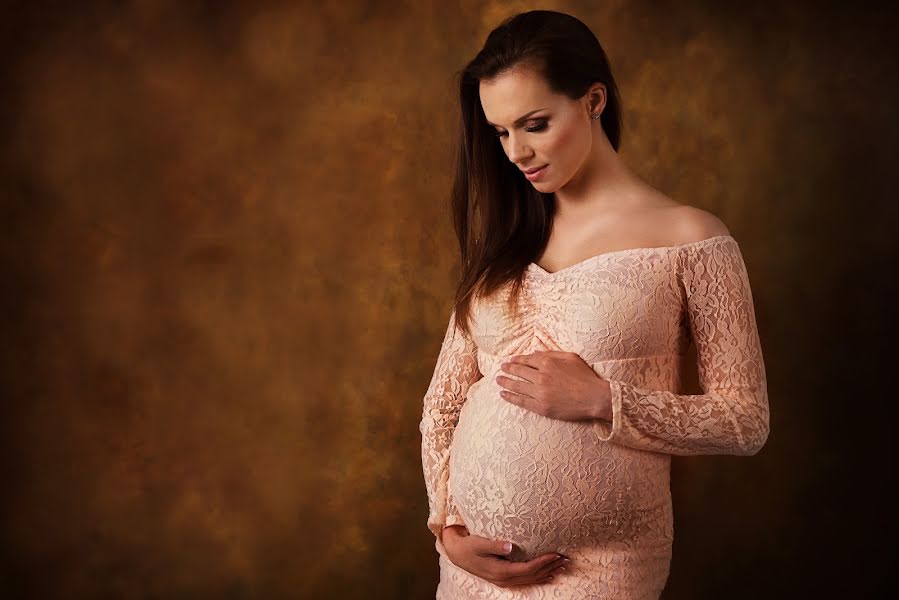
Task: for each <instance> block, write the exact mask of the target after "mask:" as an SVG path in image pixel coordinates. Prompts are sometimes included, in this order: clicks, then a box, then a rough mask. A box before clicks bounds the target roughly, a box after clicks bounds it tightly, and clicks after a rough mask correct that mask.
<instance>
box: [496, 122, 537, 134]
mask: <svg viewBox="0 0 899 600" xmlns="http://www.w3.org/2000/svg"><path fill="white" fill-rule="evenodd" d="M544 129H546V121H543V122H541V123H540V124H539V125H537V126H535V127H525V129H524V130H525V131H527V132H528V133H533V132H535V131H543V130H544ZM493 134H494V135H495V136H496V137H503V136H504V135H506V132H505V131H494V132H493Z"/></svg>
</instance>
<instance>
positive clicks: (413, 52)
mask: <svg viewBox="0 0 899 600" xmlns="http://www.w3.org/2000/svg"><path fill="white" fill-rule="evenodd" d="M8 4H10V3H8ZM536 7H538V6H536V5H534V4H532V3H529V2H474V1H470V0H462V1H460V2H451V3H443V2H398V1H397V2H392V1H384V2H363V1H347V2H331V3H319V2H276V1H272V0H265V1H250V0H247V1H242V2H236V1H232V2H211V1H207V2H200V1H175V0H171V1H162V0H131V1H121V2H92V3H89V4H88V5H84V4H83V3H71V2H50V1H47V0H41V1H32V2H27V3H26V2H19V3H11V4H10V5H9V8H8V9H7V10H6V11H4V18H3V21H2V25H0V27H2V41H0V43H2V45H3V52H2V64H3V67H2V86H3V87H2V89H3V93H2V96H0V98H2V100H0V102H2V104H3V109H4V110H3V111H2V122H0V125H2V132H3V146H2V163H0V168H2V182H0V185H2V219H0V222H2V226H3V232H2V236H0V261H2V263H0V264H2V268H3V278H2V282H3V291H4V293H3V294H2V309H3V310H2V318H3V322H2V339H3V342H4V344H3V354H2V371H0V372H2V388H0V393H2V398H3V403H2V406H3V414H2V417H0V423H2V425H0V434H2V438H0V439H2V442H0V444H2V446H0V450H2V453H0V455H2V459H0V461H2V466H3V474H4V475H3V480H2V481H3V483H2V485H3V488H2V505H0V506H2V521H0V522H2V538H0V539H2V545H0V552H2V554H0V559H2V560H0V595H2V596H3V597H4V598H7V597H9V598H17V597H23V598H24V597H34V598H107V597H118V598H205V597H215V598H251V597H252V598H267V599H268V598H427V597H433V589H434V587H435V585H436V577H437V555H436V552H435V551H434V550H433V538H432V537H431V534H430V533H429V532H428V531H427V529H426V527H425V519H426V514H427V506H426V496H425V490H424V483H423V479H422V474H421V464H420V458H419V455H418V450H419V443H420V437H419V433H418V430H417V425H418V419H419V418H420V411H421V397H422V395H423V393H424V391H425V388H426V386H427V382H428V379H429V377H430V375H431V371H432V368H433V366H434V361H435V359H436V352H437V348H438V346H439V341H440V336H441V335H442V332H443V327H444V326H445V322H446V318H447V316H448V310H449V301H450V297H451V285H452V282H453V277H454V274H455V269H456V260H455V256H454V243H453V241H452V236H451V229H450V225H449V220H448V214H447V211H446V205H445V200H446V194H447V191H448V188H449V182H450V180H449V175H450V173H449V168H448V164H449V161H450V159H451V148H450V143H451V141H452V134H453V127H454V125H455V116H456V113H455V110H456V106H455V99H454V95H453V94H454V90H453V88H452V81H451V80H452V75H453V74H454V72H455V71H456V70H457V69H459V68H461V66H462V65H463V64H464V62H465V61H466V60H467V59H468V58H469V57H471V56H473V54H474V53H475V52H476V51H477V49H478V48H479V47H480V44H481V43H482V42H483V39H484V37H485V36H486V34H487V32H488V31H489V30H490V29H491V28H492V27H494V26H495V25H496V24H498V23H499V21H500V20H501V19H502V18H504V17H506V16H508V15H511V14H513V13H515V12H519V11H520V10H525V9H530V8H536ZM539 7H540V8H556V9H559V10H563V11H566V12H571V13H573V14H575V15H576V16H578V17H580V18H581V19H582V20H584V21H585V22H586V23H588V24H589V25H590V26H591V27H592V28H593V29H594V31H595V32H596V33H597V34H598V35H599V37H600V40H601V41H602V42H603V44H604V45H605V47H606V49H607V52H608V53H609V56H610V59H611V60H612V64H613V69H614V72H615V74H616V76H617V78H618V81H619V85H620V87H621V92H622V96H623V103H624V111H625V113H624V118H625V134H624V145H623V149H622V152H623V155H624V156H625V158H626V160H627V161H628V162H629V164H631V165H632V166H633V167H634V168H635V169H636V170H637V171H638V172H640V173H641V174H642V175H643V176H644V177H645V178H646V179H647V180H649V181H650V182H652V183H653V184H654V185H656V186H657V187H658V188H660V189H662V190H663V191H665V192H666V193H668V194H669V195H671V196H672V197H674V198H676V199H679V200H680V201H682V202H687V203H690V204H694V205H696V206H700V207H703V208H706V209H708V210H711V211H713V212H715V213H716V214H718V215H719V216H720V217H721V218H722V219H724V221H725V222H726V223H728V225H729V226H730V228H731V230H732V232H733V233H734V235H735V236H736V237H737V238H738V240H740V242H741V247H742V248H743V250H744V256H745V258H746V261H747V264H748V266H749V270H750V276H751V278H752V282H753V290H754V294H755V299H756V310H757V313H758V317H759V324H760V329H761V335H762V341H763V345H764V349H765V354H766V363H767V365H768V373H769V386H770V388H769V390H770V396H771V403H772V428H773V430H772V435H771V437H770V439H769V442H768V445H767V446H766V448H765V449H764V450H763V451H762V452H761V453H760V454H759V455H758V456H756V457H753V458H751V459H746V458H737V457H703V458H677V459H675V464H674V482H673V487H674V497H675V515H676V525H675V530H676V542H675V548H674V560H673V564H672V574H671V578H670V580H669V584H668V589H667V590H666V593H665V598H670V599H675V598H760V597H765V598H775V597H776V598H793V597H812V596H815V595H817V594H819V593H822V592H824V591H825V590H828V591H836V592H837V593H840V592H847V591H848V590H850V589H852V590H854V592H855V593H854V594H853V595H856V596H857V595H859V593H860V592H864V591H873V590H874V589H875V588H877V587H878V586H879V585H880V583H881V581H882V578H881V576H880V575H879V573H880V572H881V571H880V569H879V568H880V567H881V566H883V565H884V564H885V556H886V553H885V552H884V553H883V554H881V551H884V550H885V549H886V545H885V543H884V542H885V541H886V540H884V542H881V541H879V540H880V538H881V536H882V535H883V531H885V530H886V526H887V525H888V524H887V523H885V522H884V521H885V520H886V519H891V517H883V516H882V514H883V513H884V512H886V511H887V510H888V506H889V501H888V496H887V494H886V491H887V486H888V482H887V477H885V476H884V475H883V470H884V469H886V463H885V460H886V459H881V458H880V457H881V456H888V454H887V451H888V447H887V440H889V439H890V436H889V431H888V430H887V427H888V426H889V423H890V421H889V420H888V418H887V416H886V415H887V410H888V408H889V405H891V404H892V403H893V397H894V396H895V393H894V391H893V390H892V388H891V387H887V388H886V389H884V387H883V386H876V385H877V384H880V382H881V381H882V380H883V379H884V376H883V370H882V369H883V366H884V364H882V362H881V361H879V357H887V356H889V350H890V347H889V346H888V345H887V339H888V338H889V337H891V334H892V332H893V331H894V330H895V328H894V327H892V326H893V324H894V323H895V309H894V308H893V306H892V300H891V299H890V297H889V296H888V295H887V294H886V293H885V292H886V285H887V279H886V278H884V277H883V273H884V272H885V269H886V268H888V267H889V266H892V264H893V259H894V257H895V256H896V236H895V222H894V221H892V222H891V220H892V219H893V217H894V216H895V212H896V211H895V208H894V206H895V192H894V189H895V186H894V183H895V174H896V165H897V158H899V152H897V148H899V144H897V140H899V135H897V129H899V121H897V117H896V114H895V107H896V106H897V105H899V102H897V100H899V98H897V84H896V76H895V75H896V66H897V64H896V63H897V61H896V56H897V53H896V49H897V48H896V45H897V44H896V38H895V35H894V33H895V30H896V20H895V19H894V18H892V17H891V16H890V15H889V14H887V13H885V12H883V11H880V12H878V11H877V10H874V8H873V7H872V6H869V7H867V8H861V7H857V6H856V5H850V4H849V3H821V2H815V3H813V2H807V3H796V2H793V3H776V2H753V3H723V2H714V1H711V0H708V1H704V2H703V1H698V0H681V1H678V2H674V1H664V2H648V1H641V2H637V1H623V0H615V1H610V2H548V3H543V4H541V5H539ZM886 372H887V373H889V372H891V371H886ZM887 379H888V380H889V381H891V377H889V376H887ZM889 381H888V384H889ZM875 382H877V384H875ZM875 386H876V387H875ZM872 457H873V458H872ZM772 590H773V591H772Z"/></svg>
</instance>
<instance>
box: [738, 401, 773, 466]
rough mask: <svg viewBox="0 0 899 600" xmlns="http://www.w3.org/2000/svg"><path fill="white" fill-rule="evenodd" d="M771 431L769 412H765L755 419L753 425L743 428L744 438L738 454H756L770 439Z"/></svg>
mask: <svg viewBox="0 0 899 600" xmlns="http://www.w3.org/2000/svg"><path fill="white" fill-rule="evenodd" d="M770 432H771V425H770V423H769V419H768V414H767V412H765V414H764V415H762V416H760V417H759V418H758V419H755V421H754V423H753V425H752V427H748V428H746V429H744V430H743V435H742V436H741V437H742V440H741V441H740V444H739V447H738V448H739V451H738V452H737V454H739V455H740V456H755V455H756V454H758V453H759V451H760V450H761V449H762V447H764V445H765V443H766V442H767V441H768V434H769V433H770Z"/></svg>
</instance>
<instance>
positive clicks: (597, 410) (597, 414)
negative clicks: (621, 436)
mask: <svg viewBox="0 0 899 600" xmlns="http://www.w3.org/2000/svg"><path fill="white" fill-rule="evenodd" d="M599 381H600V383H599V392H598V393H597V394H596V398H597V400H596V402H594V403H593V409H594V410H593V418H594V419H600V420H602V421H609V422H611V421H612V416H613V415H612V386H611V385H610V384H609V382H608V381H606V380H605V379H600V380H599Z"/></svg>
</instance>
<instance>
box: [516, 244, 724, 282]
mask: <svg viewBox="0 0 899 600" xmlns="http://www.w3.org/2000/svg"><path fill="white" fill-rule="evenodd" d="M728 239H729V240H734V242H736V240H735V239H734V237H733V236H732V235H728V234H725V235H715V236H712V237H708V238H705V239H702V240H696V241H694V242H686V243H683V244H676V245H674V246H646V247H642V248H623V249H621V250H610V251H609V252H602V253H600V254H594V255H593V256H591V257H589V258H585V259H584V260H581V261H578V262H576V263H574V264H571V265H568V266H567V267H562V268H561V269H557V270H555V271H547V270H546V269H544V268H543V267H541V266H540V265H538V264H537V263H535V262H531V263H528V266H527V268H528V269H529V270H533V271H536V272H538V273H540V274H541V275H543V276H546V277H556V276H559V275H564V274H565V273H567V272H568V271H573V270H576V269H578V268H579V267H582V266H584V265H587V264H590V263H591V262H593V261H596V260H599V259H601V258H606V257H609V256H616V255H619V254H630V253H632V252H634V253H637V252H645V251H647V250H680V249H682V248H688V247H690V246H699V245H703V244H708V243H712V242H717V241H719V240H720V241H725V240H728Z"/></svg>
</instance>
